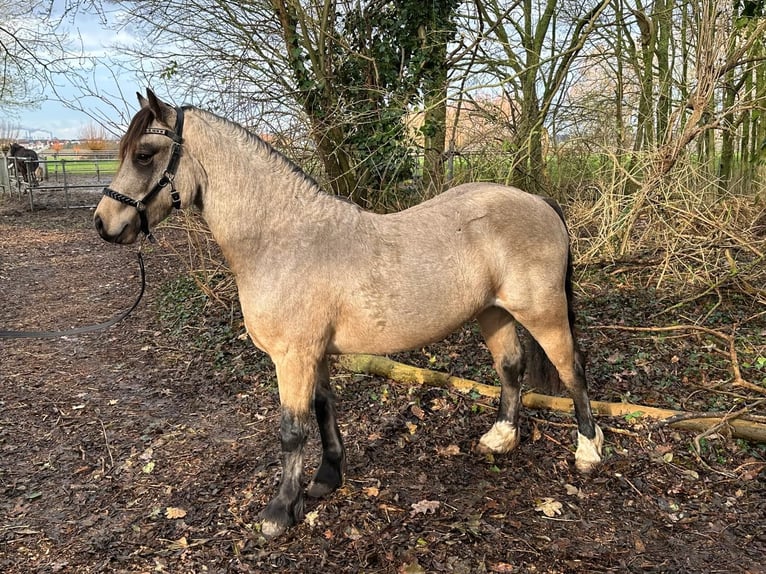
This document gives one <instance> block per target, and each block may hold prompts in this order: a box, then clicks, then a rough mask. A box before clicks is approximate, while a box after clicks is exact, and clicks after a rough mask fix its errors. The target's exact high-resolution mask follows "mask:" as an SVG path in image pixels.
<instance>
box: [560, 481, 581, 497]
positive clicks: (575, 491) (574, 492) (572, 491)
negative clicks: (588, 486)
mask: <svg viewBox="0 0 766 574" xmlns="http://www.w3.org/2000/svg"><path fill="white" fill-rule="evenodd" d="M564 488H565V489H566V491H567V494H568V495H569V496H576V497H577V498H585V494H583V491H582V490H581V489H579V488H577V487H576V486H575V485H573V484H565V485H564Z"/></svg>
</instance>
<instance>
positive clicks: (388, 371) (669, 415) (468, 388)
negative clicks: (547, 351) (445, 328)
mask: <svg viewBox="0 0 766 574" xmlns="http://www.w3.org/2000/svg"><path fill="white" fill-rule="evenodd" d="M337 362H338V364H339V365H340V366H341V367H343V368H345V369H347V370H349V371H353V372H355V373H365V374H370V375H379V376H382V377H386V378H388V379H391V380H393V381H398V382H401V383H415V384H420V385H428V386H432V387H441V388H445V389H452V390H456V391H460V392H462V393H470V392H475V393H478V394H480V395H482V396H485V397H491V398H497V397H499V396H500V387H495V386H490V385H484V384H482V383H477V382H476V381H472V380H470V379H461V378H460V377H453V376H450V375H448V374H446V373H440V372H437V371H431V370H429V369H421V368H419V367H413V366H411V365H405V364H403V363H398V362H396V361H392V360H391V359H387V358H386V357H381V356H378V355H341V356H339V357H337ZM521 400H522V403H523V404H524V406H525V407H527V408H530V409H539V410H553V411H558V412H565V413H574V407H573V405H572V399H569V398H563V397H551V396H548V395H542V394H539V393H531V392H530V393H525V394H524V395H522V399H521ZM591 407H592V409H593V412H594V413H596V414H599V415H604V416H613V417H619V416H630V417H632V418H636V419H639V418H643V417H647V418H651V419H657V420H660V421H663V420H666V419H673V418H674V417H679V418H680V417H685V416H689V415H690V413H685V412H684V411H676V410H672V409H660V408H657V407H648V406H645V405H636V404H631V403H608V402H604V401H591ZM693 414H694V413H692V415H693ZM722 423H723V427H724V428H723V429H722V433H724V434H725V433H726V432H727V429H728V431H730V432H731V435H732V436H733V437H736V438H743V439H746V440H749V441H754V442H766V424H763V423H759V422H757V421H752V420H748V419H747V417H746V415H744V414H742V415H740V416H738V417H736V418H733V417H727V414H726V413H704V415H700V416H699V418H681V420H674V421H673V420H671V421H670V422H668V426H670V427H673V428H677V429H683V430H691V431H697V432H702V431H706V430H709V429H711V428H714V427H716V426H717V425H721V424H722Z"/></svg>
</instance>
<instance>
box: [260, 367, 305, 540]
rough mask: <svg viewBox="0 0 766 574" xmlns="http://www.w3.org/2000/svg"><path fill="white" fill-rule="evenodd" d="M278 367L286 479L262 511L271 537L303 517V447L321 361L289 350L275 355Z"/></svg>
mask: <svg viewBox="0 0 766 574" xmlns="http://www.w3.org/2000/svg"><path fill="white" fill-rule="evenodd" d="M272 359H273V360H274V363H275V365H276V368H277V383H278V385H279V400H280V402H281V405H282V416H281V422H280V425H279V438H280V443H281V447H282V478H281V479H280V481H279V489H278V491H277V495H276V496H275V497H274V498H273V499H272V500H271V502H269V504H268V505H267V506H266V508H265V509H264V510H263V511H262V512H261V515H260V518H261V520H262V523H261V533H262V534H263V535H264V536H265V537H267V538H273V537H275V536H279V535H280V534H282V533H283V532H284V531H285V530H286V529H287V528H289V527H290V526H292V525H294V524H296V523H297V522H300V521H301V520H303V490H302V487H301V476H302V474H303V446H304V445H305V443H306V437H307V435H308V427H309V424H310V414H311V401H312V398H313V395H314V388H315V385H316V378H317V366H318V362H319V361H318V360H310V359H308V358H307V357H305V356H296V355H295V354H294V353H288V354H286V355H284V356H277V357H274V356H272Z"/></svg>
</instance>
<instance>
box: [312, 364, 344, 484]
mask: <svg viewBox="0 0 766 574" xmlns="http://www.w3.org/2000/svg"><path fill="white" fill-rule="evenodd" d="M314 410H315V411H316V417H317V423H318V424H319V434H320V436H321V438H322V462H321V464H320V465H319V469H317V472H316V474H315V475H314V478H313V480H312V481H311V484H310V485H309V488H308V495H309V496H312V497H314V498H318V497H320V496H324V495H326V494H328V493H329V492H332V491H333V490H335V489H337V488H339V487H340V486H342V484H343V472H344V465H345V459H346V456H345V449H344V447H343V439H342V438H341V435H340V429H339V428H338V422H337V420H336V418H335V396H334V394H333V392H332V388H331V387H330V377H329V372H328V370H327V363H326V362H324V363H323V364H322V365H320V369H319V381H318V385H317V390H316V396H315V397H314Z"/></svg>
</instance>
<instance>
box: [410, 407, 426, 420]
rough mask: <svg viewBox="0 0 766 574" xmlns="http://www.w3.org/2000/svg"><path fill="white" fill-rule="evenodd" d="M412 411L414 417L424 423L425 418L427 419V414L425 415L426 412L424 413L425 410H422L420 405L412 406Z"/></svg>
mask: <svg viewBox="0 0 766 574" xmlns="http://www.w3.org/2000/svg"><path fill="white" fill-rule="evenodd" d="M410 411H411V412H412V414H413V415H415V416H416V417H418V418H419V419H420V420H421V421H422V420H423V419H424V418H426V413H425V412H424V411H423V409H421V408H420V407H419V406H418V405H412V406H411V407H410Z"/></svg>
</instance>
